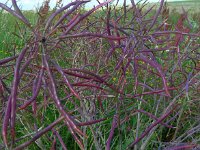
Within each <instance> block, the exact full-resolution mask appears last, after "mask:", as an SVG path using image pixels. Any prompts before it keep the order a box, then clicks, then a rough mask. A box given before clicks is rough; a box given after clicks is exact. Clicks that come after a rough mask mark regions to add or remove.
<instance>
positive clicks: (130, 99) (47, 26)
mask: <svg viewBox="0 0 200 150" xmlns="http://www.w3.org/2000/svg"><path fill="white" fill-rule="evenodd" d="M89 2H90V1H89V0H80V1H79V0H77V1H74V2H71V3H68V4H63V5H61V2H59V3H57V6H56V7H55V8H54V9H53V10H50V9H49V1H45V2H44V4H43V6H42V7H41V8H40V9H39V11H38V20H37V23H36V24H31V23H30V21H29V18H26V17H25V15H24V14H23V11H21V10H20V9H19V7H18V5H17V3H16V1H15V0H12V6H13V9H12V8H9V7H8V6H6V5H5V4H3V3H0V7H1V8H2V9H4V10H6V11H7V12H9V13H10V14H12V15H13V16H15V17H16V18H17V19H18V20H19V21H20V22H22V23H23V24H24V26H25V28H26V29H28V31H29V32H28V33H27V34H29V36H28V37H29V39H27V40H26V43H25V44H24V48H23V49H17V50H16V51H17V53H16V54H15V55H14V56H11V57H9V58H5V59H2V60H0V67H1V70H0V71H1V76H0V92H1V95H0V96H1V99H2V106H1V107H2V108H1V109H2V114H3V115H2V117H3V121H2V122H1V123H2V130H1V132H2V139H3V142H2V147H4V148H11V149H16V150H19V149H24V148H25V147H27V146H29V147H31V146H32V145H33V143H36V144H37V146H38V147H39V148H41V149H44V148H47V147H48V148H50V147H51V149H56V147H62V149H67V147H68V148H70V149H72V148H77V149H89V148H94V149H104V148H106V149H107V150H109V149H111V148H113V149H120V148H121V149H126V148H127V149H132V148H135V149H146V148H147V147H148V146H149V145H151V146H152V145H156V146H157V147H159V146H163V143H162V142H164V141H165V140H166V139H167V138H168V137H167V134H166V136H165V135H164V132H167V131H168V132H170V134H173V137H172V138H170V139H168V142H171V141H173V140H174V141H175V140H176V139H178V137H179V136H180V135H177V134H178V133H177V132H178V131H179V127H180V121H181V118H182V116H183V113H184V112H183V110H184V108H185V107H186V104H187V102H188V101H189V95H190V93H189V91H190V87H191V84H198V81H197V76H198V75H199V68H198V65H197V63H199V54H198V53H197V51H198V50H199V44H197V43H198V42H197V41H198V37H199V34H198V33H197V34H196V33H190V30H191V28H192V26H190V22H189V20H188V18H187V13H186V12H184V13H183V14H182V16H181V17H180V19H179V20H178V22H177V24H176V25H170V23H169V22H168V17H169V14H168V13H169V12H168V11H166V9H167V8H166V6H165V5H164V0H161V1H160V3H159V7H158V9H157V10H155V9H154V6H152V7H150V8H149V7H148V8H146V7H145V6H146V5H147V2H144V3H142V2H140V3H135V1H134V0H131V6H129V7H127V1H126V0H124V6H123V7H118V4H117V3H114V2H113V1H112V0H108V1H106V2H103V3H99V5H97V6H95V7H94V8H92V9H90V10H88V11H87V10H85V9H83V8H84V7H82V6H83V5H85V4H86V3H89ZM112 2H113V5H111V3H112ZM184 23H186V24H187V26H185V24H184ZM195 54H197V55H198V56H195ZM192 88H195V87H192ZM193 92H194V93H193V95H195V94H196V95H197V93H195V90H193ZM195 123H196V122H195ZM195 123H194V124H195ZM160 126H162V127H160ZM160 128H161V130H159V129H160ZM21 130H26V131H24V132H21ZM186 130H187V129H186ZM62 132H64V134H62ZM157 132H158V134H159V133H160V134H161V135H162V137H159V136H156V134H157ZM69 133H70V134H69ZM45 135H46V136H45ZM72 139H73V140H72ZM151 139H154V140H155V139H156V140H158V139H160V144H157V143H154V144H149V143H151ZM69 141H70V142H69ZM180 142H186V144H185V145H184V146H185V147H197V145H196V143H195V144H194V143H187V142H189V140H188V139H184V140H183V141H181V139H179V143H180ZM74 143H76V144H77V145H78V147H79V148H78V147H73V146H72V144H74ZM49 144H51V145H49ZM46 145H48V146H46ZM158 145H159V146H158ZM170 146H175V147H176V146H179V145H177V143H175V144H174V145H173V144H172V145H170ZM32 147H33V146H32Z"/></svg>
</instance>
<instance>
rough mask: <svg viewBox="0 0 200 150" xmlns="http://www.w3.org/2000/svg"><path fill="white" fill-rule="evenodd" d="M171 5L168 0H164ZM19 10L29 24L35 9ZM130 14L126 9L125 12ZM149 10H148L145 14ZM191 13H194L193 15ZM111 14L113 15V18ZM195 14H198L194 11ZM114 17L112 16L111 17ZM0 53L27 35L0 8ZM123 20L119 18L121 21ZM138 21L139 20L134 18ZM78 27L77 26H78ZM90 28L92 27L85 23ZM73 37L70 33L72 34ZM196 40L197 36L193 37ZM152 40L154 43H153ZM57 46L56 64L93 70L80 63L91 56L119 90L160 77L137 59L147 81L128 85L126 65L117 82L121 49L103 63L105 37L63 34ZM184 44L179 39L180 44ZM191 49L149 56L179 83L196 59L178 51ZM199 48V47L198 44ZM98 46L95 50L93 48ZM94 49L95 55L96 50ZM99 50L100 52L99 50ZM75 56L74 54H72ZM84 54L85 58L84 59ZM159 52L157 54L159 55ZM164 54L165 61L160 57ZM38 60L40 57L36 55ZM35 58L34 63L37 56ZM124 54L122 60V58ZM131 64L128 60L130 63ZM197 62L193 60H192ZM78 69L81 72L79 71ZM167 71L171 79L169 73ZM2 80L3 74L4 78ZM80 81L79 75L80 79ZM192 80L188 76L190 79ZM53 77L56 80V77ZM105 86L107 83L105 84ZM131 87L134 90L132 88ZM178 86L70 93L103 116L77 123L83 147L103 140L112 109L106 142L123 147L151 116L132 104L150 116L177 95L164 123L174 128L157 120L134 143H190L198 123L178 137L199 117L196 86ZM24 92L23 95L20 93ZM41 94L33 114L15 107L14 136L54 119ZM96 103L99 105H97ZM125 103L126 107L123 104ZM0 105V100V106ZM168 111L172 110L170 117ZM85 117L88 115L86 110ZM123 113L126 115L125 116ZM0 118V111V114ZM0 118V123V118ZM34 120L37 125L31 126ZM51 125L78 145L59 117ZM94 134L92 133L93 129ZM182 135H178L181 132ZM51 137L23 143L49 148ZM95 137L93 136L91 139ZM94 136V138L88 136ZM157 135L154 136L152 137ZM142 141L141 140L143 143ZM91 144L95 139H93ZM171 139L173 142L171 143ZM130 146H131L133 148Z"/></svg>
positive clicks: (10, 51)
mask: <svg viewBox="0 0 200 150" xmlns="http://www.w3.org/2000/svg"><path fill="white" fill-rule="evenodd" d="M169 5H171V4H169ZM101 13H105V12H101V11H100V12H97V14H95V15H96V16H102V18H103V17H104V16H105V15H102V14H101ZM25 15H26V16H27V18H29V19H30V20H31V22H32V24H36V20H37V16H36V14H35V13H32V12H25ZM95 15H94V16H91V18H92V19H91V18H90V19H91V20H95V18H97V17H96V16H95ZM128 15H130V16H131V13H130V14H128ZM151 15H152V14H149V16H151ZM194 16H195V17H194ZM197 16H198V13H196V15H195V14H194V13H189V18H190V19H191V20H192V21H193V24H195V23H196V24H199V20H198V19H196V17H197ZM114 17H115V16H114V14H113V18H114ZM179 17H180V14H179V13H177V12H175V13H173V14H171V15H170V16H169V23H171V24H173V25H175V24H176V23H177V21H178V19H177V18H179ZM197 18H198V17H197ZM114 19H116V18H114ZM0 25H1V26H0V38H1V39H0V47H1V50H0V59H2V58H6V57H8V56H13V55H14V54H15V53H17V54H18V53H19V52H20V50H21V49H22V47H23V46H24V44H25V43H26V42H27V40H28V39H29V38H30V34H29V32H30V31H29V30H28V29H27V28H26V27H25V26H23V25H22V24H20V22H18V21H17V20H16V19H15V18H13V17H12V16H11V15H9V14H7V13H1V14H0ZM96 25H97V26H98V27H101V26H103V25H104V23H102V22H98V23H96ZM122 25H123V24H122ZM138 26H139V24H138ZM80 29H82V28H81V27H80ZM90 30H91V31H93V30H94V31H95V30H96V29H95V28H92V27H91V28H90ZM196 31H199V26H195V27H194V28H193V29H192V32H196ZM75 40H76V39H75ZM197 40H198V39H197ZM149 45H150V46H151V43H149ZM153 46H154V45H153ZM63 47H64V48H65V51H63V49H56V50H55V51H54V50H52V51H51V53H50V55H51V56H52V57H53V58H54V59H55V60H56V61H57V62H58V63H59V64H60V66H62V67H65V68H73V67H74V68H79V67H83V66H84V65H85V66H84V67H86V68H87V69H89V70H91V71H93V72H95V71H96V70H97V68H96V66H86V65H87V64H95V63H96V62H100V63H99V67H100V68H101V69H100V70H97V71H98V72H97V74H98V75H106V73H107V72H110V74H109V75H110V76H111V78H110V80H109V83H114V84H115V85H116V87H118V88H121V86H122V85H124V86H125V88H124V91H125V93H129V94H140V93H144V92H148V91H149V90H148V89H151V88H155V89H160V88H161V87H162V80H161V79H160V78H158V76H157V75H156V74H155V72H156V69H155V68H153V67H151V66H150V65H146V64H145V63H144V62H143V61H138V64H139V66H140V67H141V68H143V69H141V70H139V71H138V76H137V78H138V80H139V81H140V82H141V83H145V84H146V85H148V86H149V87H146V88H144V87H143V86H140V87H138V88H137V90H135V89H134V86H135V85H134V84H133V83H135V82H136V79H135V78H134V77H133V76H132V74H131V69H130V70H127V72H126V76H127V80H126V81H124V83H123V82H121V80H120V75H121V72H116V71H115V68H114V67H115V65H116V64H117V63H118V59H119V58H120V56H121V55H122V54H123V52H122V51H121V49H117V50H116V51H115V53H114V55H112V57H111V61H109V64H108V65H105V62H104V60H105V58H106V52H107V51H108V48H109V43H108V42H107V41H106V40H102V39H100V40H95V42H92V40H91V39H89V40H88V39H84V38H83V39H81V40H79V42H74V40H70V39H69V40H68V41H67V42H65V43H63ZM88 47H90V48H91V49H92V51H90V53H89V52H88ZM182 47H183V48H184V46H183V45H180V48H182ZM191 49H192V43H191V44H190V43H189V44H188V46H187V47H186V48H185V49H181V53H180V55H179V56H178V55H175V56H174V58H173V59H171V58H172V57H170V56H169V53H168V52H166V51H164V52H160V53H155V54H154V55H155V58H157V61H158V62H159V63H160V64H161V65H162V66H165V67H166V70H165V69H163V70H165V71H166V74H167V77H168V78H169V79H168V80H169V84H170V87H173V86H175V87H177V86H178V85H180V84H181V83H182V82H183V80H187V77H188V76H187V75H188V74H189V73H191V72H192V71H193V70H192V69H191V68H192V67H193V66H194V64H195V63H199V62H198V61H197V62H196V61H195V62H194V61H192V60H189V61H187V60H184V61H183V62H181V64H180V63H179V57H184V56H185V54H187V55H190V57H192V58H194V57H196V56H194V55H193V54H192V52H190V50H191ZM198 49H199V48H198ZM99 51H100V52H99ZM98 52H99V55H97V53H98ZM100 54H103V55H100ZM75 56H76V57H75ZM87 58H90V59H89V60H88V59H87ZM161 58H162V59H161ZM163 58H165V59H166V60H167V61H165V59H163ZM37 61H38V62H39V61H40V60H37ZM37 61H35V63H36V64H37V63H38V62H37ZM126 63H127V62H126V60H125V62H124V64H126ZM131 65H134V64H131ZM196 65H198V64H196ZM174 66H179V67H180V68H179V67H177V68H178V69H183V70H184V71H185V72H184V73H183V74H182V72H179V70H176V71H174V68H173V67H174ZM146 70H149V71H151V73H150V76H147V75H145V74H146V73H147V71H146ZM5 72H9V71H8V70H5V69H4V68H0V73H1V74H4V73H5ZM83 74H84V73H82V75H83ZM169 74H172V75H173V76H170V75H169ZM194 74H196V75H197V76H192V78H193V79H194V80H198V79H199V74H198V73H194ZM54 76H56V77H60V75H59V74H58V73H55V74H54ZM9 77H10V78H13V77H12V75H10V76H8V82H10V83H9V84H11V81H12V79H10V81H9ZM170 77H171V79H170ZM27 80H29V79H26V77H24V78H23V79H22V83H21V86H23V82H25V81H27ZM6 81H7V80H6ZM80 81H82V80H80ZM190 81H193V80H190ZM58 82H59V80H58ZM194 83H195V84H196V83H198V81H196V82H194ZM57 88H58V89H59V92H58V95H59V96H60V98H61V99H62V98H65V96H66V94H65V92H64V91H63V89H66V91H69V89H68V88H67V87H65V86H63V85H62V84H60V87H57ZM102 88H105V89H106V86H105V85H104V86H102ZM106 90H110V89H106ZM134 90H135V91H134ZM182 90H183V89H180V90H179V89H177V90H175V91H172V92H171V93H170V94H171V97H165V96H164V95H162V94H161V95H158V94H151V95H141V96H139V98H126V97H125V98H124V97H123V96H121V95H120V94H116V93H115V92H113V91H111V92H110V95H109V96H110V97H107V98H102V97H100V100H99V101H96V99H97V97H94V99H93V98H91V95H93V94H95V91H93V89H92V90H91V91H90V90H87V91H85V92H84V93H83V95H84V96H83V97H84V100H83V102H82V103H81V102H79V101H78V100H77V99H76V98H75V97H73V98H72V99H73V100H74V103H75V104H76V105H82V107H85V111H87V112H83V113H85V114H87V115H88V114H89V115H91V116H92V115H94V114H93V113H94V112H92V111H93V110H92V109H91V108H93V106H94V105H95V104H94V103H97V104H96V105H95V106H96V107H97V110H96V114H95V115H96V119H98V118H107V120H105V121H103V123H100V124H95V125H91V126H89V127H83V128H82V129H83V131H85V132H86V133H87V136H88V138H87V139H84V140H85V141H84V145H86V147H87V149H94V150H95V149H96V147H97V143H98V142H99V143H100V145H105V144H106V140H107V138H108V136H109V134H110V129H111V128H112V122H113V115H114V114H120V115H119V118H120V121H121V122H123V123H121V122H119V125H118V126H117V127H116V130H115V132H114V136H113V137H114V138H113V140H112V143H111V149H122V150H124V149H126V147H127V146H128V145H129V144H130V143H131V142H132V141H134V139H135V138H136V137H137V135H141V134H142V133H143V131H145V130H146V129H147V128H148V126H149V125H150V124H151V123H152V122H154V121H153V119H152V118H150V117H149V116H148V114H145V113H136V111H135V110H138V109H142V110H145V111H147V112H151V114H154V115H155V116H158V117H159V116H160V115H162V113H163V111H164V110H165V109H164V108H166V107H167V106H168V105H169V103H170V102H171V101H175V100H177V101H178V104H179V105H180V111H175V112H173V113H172V114H171V115H170V117H169V119H171V122H170V125H172V126H175V127H176V128H172V129H169V128H166V127H163V126H155V128H154V129H153V131H154V132H153V131H152V132H150V133H149V134H148V136H147V138H145V139H144V141H142V142H141V143H140V144H138V145H137V148H138V149H140V148H141V149H142V147H144V149H147V150H151V149H154V148H155V147H156V148H162V149H164V147H166V146H171V145H173V142H174V143H176V142H177V143H190V142H191V143H195V144H197V145H199V144H200V143H199V142H200V141H198V139H199V138H200V137H199V134H198V133H199V128H197V130H196V132H195V133H194V134H192V135H191V136H189V137H187V138H186V139H184V135H187V133H188V134H190V133H191V131H190V129H193V128H195V127H198V123H199V120H198V119H199V115H198V113H199V109H198V108H199V100H198V96H199V94H198V91H196V90H198V87H195V85H191V86H190V88H189V91H182ZM23 94H24V95H23ZM23 94H22V95H21V96H22V97H26V96H27V97H29V96H30V95H29V94H31V92H30V93H29V94H28V95H26V94H27V93H23ZM44 94H45V93H42V92H41V93H40V94H39V96H38V97H37V103H38V105H37V109H38V111H37V114H36V115H37V117H34V115H33V113H31V112H32V108H31V107H28V108H27V109H26V110H22V111H20V113H18V114H17V118H19V119H18V122H17V123H16V124H17V127H16V128H17V134H16V135H17V138H20V137H23V136H25V135H27V134H31V133H33V132H34V131H36V130H38V128H39V129H40V128H44V127H46V126H48V125H49V124H51V123H52V122H53V121H54V120H56V119H57V118H58V117H59V111H58V110H57V109H56V107H55V105H53V101H52V100H51V98H50V97H47V101H48V102H49V104H48V107H44V100H43V98H44ZM100 94H102V93H97V95H100ZM140 100H142V101H145V102H146V103H142V102H141V101H140ZM61 102H62V105H63V106H64V107H65V108H66V109H68V110H69V112H72V113H75V114H74V115H76V116H77V117H78V118H81V117H80V116H79V114H78V112H75V111H74V110H75V109H76V107H75V106H76V105H74V104H72V103H70V99H67V100H63V101H61ZM101 103H102V108H104V109H105V110H102V109H101V107H100V106H101ZM127 106H128V107H127ZM2 107H3V106H1V108H2ZM173 116H177V117H175V118H174V119H173ZM87 117H88V118H89V119H90V117H89V116H87ZM127 117H129V118H127ZM1 118H2V117H1ZM88 118H84V117H82V118H81V121H82V122H85V121H87V120H88ZM1 124H2V123H1ZM36 126H37V127H36ZM55 129H57V130H58V131H59V134H60V136H61V137H62V139H63V141H64V142H65V144H66V146H67V148H68V149H74V150H76V149H77V150H78V149H80V148H79V147H78V145H77V144H76V142H75V140H74V139H73V137H72V135H71V134H70V132H69V131H68V128H67V127H66V126H65V125H64V124H62V123H60V124H59V125H58V126H57V127H56V128H55ZM95 134H96V135H95ZM0 137H1V136H0ZM181 137H183V138H181ZM29 138H30V137H27V138H24V139H22V140H21V141H19V142H18V143H17V144H18V145H19V144H22V143H23V142H25V141H27V140H28V139H29ZM54 138H55V136H54V135H53V133H52V132H48V133H47V134H45V135H44V136H42V137H41V138H40V139H39V140H37V141H36V142H35V143H34V144H32V145H30V146H29V147H28V149H30V150H36V149H50V148H51V147H52V141H53V139H54ZM95 138H96V139H95ZM95 140H97V141H98V142H96V143H95V142H94V141H95ZM158 140H159V142H157V141H158ZM56 142H57V147H58V148H59V149H62V148H61V145H60V143H59V140H58V138H56ZM145 142H146V143H145ZM1 143H3V141H2V137H1V138H0V144H1ZM95 144H96V145H95ZM175 145H176V144H175ZM137 148H136V149H137Z"/></svg>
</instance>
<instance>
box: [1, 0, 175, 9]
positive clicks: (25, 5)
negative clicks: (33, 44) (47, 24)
mask: <svg viewBox="0 0 200 150" xmlns="http://www.w3.org/2000/svg"><path fill="white" fill-rule="evenodd" d="M7 1H9V3H10V1H11V0H0V2H1V3H6V2H7ZM56 1H57V0H51V3H50V5H51V7H53V6H55V3H56ZM70 1H71V0H63V3H64V4H67V3H69V2H70ZM100 1H104V0H100ZM115 1H116V0H115ZM123 1H124V0H119V2H120V3H121V4H122V3H123ZM137 1H139V0H135V2H137ZM158 1H159V0H149V2H158ZM167 1H168V2H169V1H178V0H167ZM17 2H18V5H19V6H20V8H22V9H23V10H31V9H35V8H38V7H39V6H40V5H41V4H42V2H43V0H17ZM127 2H129V3H130V0H127ZM96 4H97V1H96V0H91V2H88V4H87V7H93V6H94V5H96Z"/></svg>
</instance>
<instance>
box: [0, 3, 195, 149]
mask: <svg viewBox="0 0 200 150" xmlns="http://www.w3.org/2000/svg"><path fill="white" fill-rule="evenodd" d="M169 5H172V4H171V3H170V4H169ZM174 7H176V6H174ZM25 15H26V16H27V17H28V18H29V19H30V21H31V22H32V23H33V24H35V23H36V19H37V17H36V14H35V13H33V12H25ZM179 15H180V14H179V13H176V14H173V15H171V16H170V18H169V20H170V23H172V24H175V23H176V22H177V18H178V17H179ZM97 16H98V15H97ZM99 16H101V14H100V15H99ZM191 18H192V15H191ZM192 21H194V22H197V24H198V23H199V22H198V20H192ZM193 30H194V31H195V30H197V29H196V28H195V29H193ZM28 32H29V31H28V30H27V29H26V28H25V27H24V26H23V25H22V24H20V22H18V21H17V20H16V19H15V18H13V17H12V16H11V15H9V14H7V13H2V12H1V14H0V48H1V49H0V59H2V58H6V57H8V56H12V55H14V53H18V52H19V51H20V50H21V48H22V47H23V45H24V43H25V42H26V40H27V39H28V38H29V33H28ZM21 37H23V38H21ZM24 37H25V38H24ZM83 46H84V43H78V44H77V45H76V46H75V47H78V48H80V47H81V48H82V47H83ZM86 48H87V47H86ZM105 49H106V47H105ZM119 53H120V52H119ZM53 54H55V55H54V57H55V58H56V57H57V56H60V57H63V58H65V57H71V56H69V55H70V54H71V55H72V53H71V51H69V52H65V53H64V54H63V51H62V50H60V51H57V53H53ZM82 55H84V54H82ZM163 55H166V56H167V53H166V54H163ZM93 61H94V62H95V60H93ZM58 62H59V63H60V64H61V66H70V62H62V59H60V60H58ZM160 63H162V62H160ZM171 63H173V62H171ZM80 64H81V62H80ZM115 64H116V62H115V60H114V59H113V61H111V62H110V64H109V65H110V66H114V65H115ZM187 65H193V64H192V62H184V63H183V67H185V66H187ZM105 71H106V68H105ZM113 71H114V70H113ZM190 71H191V70H188V72H190ZM102 72H104V70H102ZM100 74H101V72H100ZM113 74H114V75H113V76H116V78H115V79H113V81H110V82H116V83H117V81H118V78H117V76H118V75H117V74H115V73H113ZM127 74H128V73H127ZM128 75H129V74H128ZM143 76H144V72H142V71H141V72H139V77H140V78H143ZM130 78H131V75H130ZM174 78H177V80H176V82H174V84H180V83H179V82H180V81H181V80H178V78H180V75H177V76H174ZM146 82H147V83H148V84H149V85H151V84H154V83H155V82H157V86H162V85H161V81H160V80H157V79H156V76H153V75H152V77H151V78H149V79H147V80H146ZM132 89H133V86H132V85H130V86H129V87H128V88H127V90H126V92H127V93H130V92H131V90H132ZM139 91H142V88H141V89H139ZM59 94H60V96H63V97H64V96H65V94H64V93H59ZM192 94H193V93H192V92H191V93H189V96H191V97H192ZM88 95H90V93H88ZM116 96H117V95H116ZM155 97H156V96H155V95H152V96H143V99H144V100H146V101H148V102H149V103H148V105H146V106H141V107H142V108H143V109H145V110H149V111H150V112H153V113H154V110H156V108H155V103H157V101H154V99H158V98H157V97H156V98H155ZM109 100H110V101H118V100H119V99H118V97H116V98H110V99H108V100H107V101H109ZM42 101H43V100H42V97H41V102H42ZM131 101H133V100H132V99H131V100H130V99H129V100H126V99H125V100H124V102H125V103H127V104H128V103H130V102H131ZM188 101H189V100H188V99H186V97H181V99H180V103H181V104H182V116H184V113H188V112H190V109H193V107H191V108H190V105H187V103H188ZM63 105H65V106H66V107H67V108H68V109H69V110H73V109H74V107H73V106H70V105H68V104H67V102H66V103H65V102H64V103H63ZM104 105H105V106H106V105H112V103H109V102H105V103H104ZM139 105H140V103H136V102H135V103H134V104H133V105H131V106H130V109H128V110H124V111H121V110H123V105H122V106H121V108H119V109H118V110H117V111H121V112H119V113H120V114H121V116H120V117H122V118H123V117H124V116H126V113H133V112H132V111H131V110H134V109H137V108H138V107H139ZM160 105H161V106H162V107H163V108H164V107H165V106H166V103H165V99H161V102H160ZM38 107H40V106H38ZM105 108H106V107H105ZM194 108H195V107H194ZM30 109H31V108H30ZM195 109H198V108H195ZM40 111H41V112H42V113H41V114H43V115H44V116H40V117H41V120H42V121H41V120H39V119H38V120H34V118H33V116H31V114H30V113H28V112H22V113H21V114H20V115H21V116H20V118H21V119H22V120H21V121H24V124H25V126H27V127H29V126H30V124H32V123H33V122H35V123H36V124H37V125H38V126H39V127H46V126H47V125H49V124H50V123H51V122H53V121H54V120H55V119H56V118H57V117H58V116H59V113H58V111H57V110H56V108H55V106H53V105H49V106H48V108H47V109H46V110H44V109H41V110H40ZM158 111H159V112H158V114H159V113H161V112H162V110H158ZM106 112H107V114H103V113H101V112H99V116H98V117H99V118H101V117H104V115H106V116H109V117H110V116H112V115H113V114H114V113H115V112H114V111H113V110H107V111H106ZM41 114H38V115H41ZM174 115H175V114H174ZM182 116H180V120H179V121H177V120H174V122H173V124H174V125H176V126H180V127H181V130H180V131H179V132H178V133H177V136H180V135H181V134H183V133H184V132H185V131H186V130H187V129H188V128H189V127H190V126H192V125H191V124H192V123H193V122H194V123H195V120H192V119H191V120H190V121H188V120H187V119H186V118H184V117H183V118H182ZM186 116H187V115H186ZM194 116H195V115H194ZM27 118H28V119H27ZM23 119H24V120H23ZM140 121H141V124H142V125H143V126H140V128H139V134H141V133H142V131H144V129H145V128H146V127H147V126H148V125H149V123H151V122H152V120H151V119H149V117H147V116H146V115H141V120H140ZM183 122H184V125H185V126H183ZM111 123H112V119H111V118H110V119H108V120H106V121H105V122H103V124H102V125H101V126H99V130H102V131H104V132H103V133H104V135H102V137H99V138H102V140H101V141H103V142H102V143H101V144H105V142H106V138H107V137H108V135H109V132H108V131H109V129H110V128H111ZM136 125H137V117H136V116H133V117H132V119H131V120H130V121H129V122H126V123H125V125H124V126H122V127H121V128H120V129H119V128H118V129H117V130H116V133H115V135H116V136H115V138H114V139H113V145H112V146H113V147H112V149H120V148H121V149H122V150H124V149H125V147H126V146H128V145H129V144H130V142H132V141H133V140H134V139H135V137H134V136H133V135H126V131H127V128H126V127H127V126H132V127H136ZM58 127H61V130H60V132H59V133H60V135H61V136H62V137H64V138H63V140H64V141H65V143H66V145H67V147H68V148H69V149H74V150H78V149H79V148H78V146H77V144H75V141H74V140H73V138H72V136H71V134H70V133H69V132H68V129H67V127H66V126H63V125H61V124H60V125H59V126H58ZM17 129H19V130H18V131H19V132H18V134H17V136H18V137H21V136H24V135H26V134H27V133H29V132H31V131H32V130H33V129H32V128H27V129H28V131H25V130H24V129H25V128H24V126H23V124H21V125H18V126H17ZM95 132H96V131H95ZM130 132H131V131H130ZM132 132H133V133H135V132H136V131H135V130H132ZM174 132H175V130H174V129H166V128H164V127H159V129H158V130H157V131H156V132H154V133H153V135H152V137H151V140H152V141H155V143H153V142H152V143H148V146H147V150H151V149H154V148H155V146H156V147H158V146H159V145H161V143H156V140H157V139H159V138H161V139H162V141H164V142H170V140H171V139H172V137H170V135H171V134H172V133H174ZM87 135H88V140H87V142H88V149H89V147H90V146H91V145H90V144H91V143H92V141H93V135H92V132H91V131H90V130H88V131H87ZM166 135H167V136H166ZM0 137H1V136H0ZM196 137H199V136H198V135H197V136H196ZM48 138H53V135H52V134H51V133H48V134H47V135H46V136H43V137H42V139H41V141H39V142H41V143H43V146H44V147H45V148H46V149H50V147H51V145H50V144H49V142H48ZM27 139H28V138H27ZM27 139H26V140H27ZM22 142H24V141H23V140H22V141H20V142H19V143H22ZM0 143H2V140H0ZM58 143H59V142H58ZM121 143H122V147H121V146H120V144H121ZM94 147H95V146H94V145H93V146H92V149H95V148H94ZM28 149H30V150H37V149H39V147H38V146H37V145H36V144H33V145H31V146H29V148H28Z"/></svg>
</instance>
